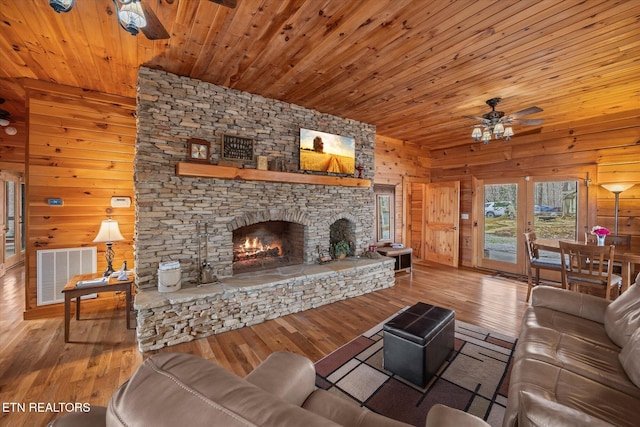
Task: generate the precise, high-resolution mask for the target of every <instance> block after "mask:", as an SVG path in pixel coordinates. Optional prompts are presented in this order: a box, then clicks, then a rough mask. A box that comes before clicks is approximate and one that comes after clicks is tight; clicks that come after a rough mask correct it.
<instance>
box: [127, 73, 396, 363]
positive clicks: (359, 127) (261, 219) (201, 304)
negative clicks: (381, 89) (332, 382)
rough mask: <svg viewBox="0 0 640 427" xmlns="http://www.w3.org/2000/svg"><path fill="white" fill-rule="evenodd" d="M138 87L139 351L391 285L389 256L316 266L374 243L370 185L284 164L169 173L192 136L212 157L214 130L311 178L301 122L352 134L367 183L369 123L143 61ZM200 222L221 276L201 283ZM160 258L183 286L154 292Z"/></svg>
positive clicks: (217, 153) (216, 140) (216, 158)
mask: <svg viewBox="0 0 640 427" xmlns="http://www.w3.org/2000/svg"><path fill="white" fill-rule="evenodd" d="M137 93H138V98H137V131H138V133H137V141H136V144H135V150H136V151H135V157H134V191H135V203H136V205H135V207H136V222H135V241H136V243H135V253H134V256H135V261H136V262H135V264H136V285H137V287H138V290H139V291H140V292H139V293H138V295H137V296H136V303H135V305H136V309H137V310H138V328H137V334H138V340H139V344H140V348H141V349H142V350H143V351H146V350H149V349H156V348H161V347H163V346H165V345H172V344H175V343H178V342H185V341H189V340H192V339H195V338H199V337H203V336H207V335H211V334H213V333H219V332H223V331H225V330H230V329H234V328H238V327H242V326H245V325H249V324H255V323H258V322H260V321H264V320H266V319H269V318H274V317H278V316H281V315H284V314H288V313H293V312H296V311H300V310H306V309H308V308H312V307H317V306H320V305H323V304H328V303H331V302H333V301H338V300H340V299H344V298H350V297H353V296H357V295H361V294H363V293H366V292H371V291H374V290H377V289H382V288H385V287H388V286H393V284H394V279H393V260H389V263H388V262H387V260H365V259H361V258H356V257H353V259H352V260H350V259H349V258H347V260H349V261H347V260H344V261H335V262H332V263H329V264H326V265H319V264H318V257H319V255H320V253H328V252H329V248H330V245H331V244H334V243H336V242H339V241H341V240H344V241H346V242H348V243H349V245H350V246H351V247H352V249H353V252H354V253H355V254H356V255H360V254H362V253H363V252H364V251H366V250H367V248H368V246H369V245H370V244H372V243H373V242H374V230H373V224H374V212H375V206H374V194H373V188H372V186H371V185H357V186H349V185H343V184H342V181H341V180H340V179H341V177H335V176H331V179H330V180H328V181H324V182H329V183H328V184H325V183H322V184H319V183H313V181H311V182H308V181H304V180H295V179H293V180H289V181H287V180H283V179H279V178H280V177H282V176H283V175H277V174H278V173H280V174H282V173H283V172H282V171H279V172H277V173H276V174H275V175H274V178H273V179H268V180H261V179H251V178H248V179H239V178H238V177H237V176H231V177H228V178H221V177H206V176H205V177H203V176H184V175H180V174H177V173H176V167H177V166H178V165H179V164H180V163H181V162H185V160H186V158H187V152H186V150H187V141H188V140H189V139H190V138H199V139H204V140H206V141H208V142H210V144H211V157H210V163H211V164H213V165H216V164H218V163H219V162H221V156H222V154H221V145H220V140H221V137H222V135H227V134H230V135H238V136H242V137H245V138H251V139H253V155H254V157H256V156H266V157H268V159H269V160H272V159H273V160H276V159H277V160H279V161H280V163H281V164H285V165H286V169H287V172H288V174H291V175H296V176H297V175H300V176H302V175H303V174H307V175H308V174H309V173H308V172H302V171H299V170H298V169H297V168H298V163H299V149H300V147H299V132H300V128H301V127H302V128H306V129H317V130H320V131H326V132H330V133H334V134H338V135H346V136H350V137H353V138H354V139H355V141H356V144H355V150H356V156H357V158H358V161H359V163H360V164H361V165H362V166H363V167H364V171H363V178H364V180H365V181H367V183H368V184H370V183H371V182H372V180H373V176H374V165H375V162H374V157H373V156H374V146H375V127H374V126H372V125H369V124H366V123H361V122H357V121H354V120H351V119H345V118H340V117H335V116H331V115H328V114H324V113H320V112H318V111H314V110H309V109H306V108H303V107H300V106H297V105H293V104H287V103H285V102H282V101H278V100H274V99H268V98H264V97H262V96H259V95H253V94H249V93H246V92H241V91H238V90H234V89H230V88H226V87H222V86H217V85H214V84H210V83H205V82H202V81H199V80H195V79H191V78H188V77H181V76H177V75H173V74H170V73H167V72H164V71H160V70H152V69H149V68H146V67H140V70H139V75H138V92H137ZM203 166H204V167H205V168H206V167H208V166H207V165H203ZM225 166H226V167H229V161H226V163H225ZM232 167H233V168H235V169H236V170H238V171H241V170H243V169H256V163H255V161H254V160H245V161H236V162H234V163H233V165H232ZM264 173H267V174H269V173H270V172H269V171H265V172H264ZM313 174H318V173H312V175H313ZM285 175H286V173H285ZM320 175H322V173H320ZM324 175H327V174H324ZM349 178H350V179H353V177H349ZM316 181H317V180H316ZM199 223H200V224H202V223H205V224H206V225H207V230H208V231H207V235H208V236H207V241H206V243H205V244H206V245H207V246H206V248H207V256H208V261H209V262H210V264H211V267H212V269H213V274H215V275H216V276H217V277H218V279H220V283H219V285H215V284H214V285H205V286H201V287H198V286H197V285H198V283H199V280H198V276H199V270H200V265H199V264H198V253H199V251H201V248H202V247H201V243H200V238H199V237H200V234H199V231H198V227H197V224H199ZM163 261H179V262H180V265H181V270H182V289H181V290H180V291H177V292H174V293H167V294H162V293H159V292H157V284H158V277H157V269H158V264H159V263H160V262H163Z"/></svg>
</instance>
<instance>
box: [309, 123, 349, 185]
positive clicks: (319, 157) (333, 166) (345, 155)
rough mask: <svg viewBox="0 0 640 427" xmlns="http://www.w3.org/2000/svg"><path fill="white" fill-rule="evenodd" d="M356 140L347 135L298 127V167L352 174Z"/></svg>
mask: <svg viewBox="0 0 640 427" xmlns="http://www.w3.org/2000/svg"><path fill="white" fill-rule="evenodd" d="M355 146H356V142H355V139H354V138H351V137H348V136H340V135H334V134H331V133H325V132H318V131H316V130H309V129H303V128H300V169H301V170H308V171H320V172H333V173H344V174H353V173H354V172H355V165H356V148H355Z"/></svg>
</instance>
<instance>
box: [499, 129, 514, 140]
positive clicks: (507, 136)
mask: <svg viewBox="0 0 640 427" xmlns="http://www.w3.org/2000/svg"><path fill="white" fill-rule="evenodd" d="M513 135H515V134H514V133H513V128H512V127H511V126H507V127H506V128H505V129H504V133H503V134H502V139H504V140H505V141H509V140H511V137H512V136H513Z"/></svg>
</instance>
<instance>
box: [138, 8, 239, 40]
mask: <svg viewBox="0 0 640 427" xmlns="http://www.w3.org/2000/svg"><path fill="white" fill-rule="evenodd" d="M164 1H165V2H167V4H173V2H174V1H175V0H164ZM209 1H210V2H213V3H217V4H219V5H221V6H226V7H230V8H232V9H233V8H235V7H236V3H237V0H209ZM148 3H149V2H146V1H144V2H143V1H140V5H141V6H142V10H143V12H144V17H145V18H146V20H147V25H145V26H144V27H141V28H140V30H141V31H142V33H143V34H144V35H145V36H146V37H147V38H148V39H149V40H163V39H168V38H170V37H171V36H170V35H169V33H168V32H167V30H166V29H165V28H164V25H162V22H160V20H159V19H158V17H157V16H156V14H155V13H154V12H153V10H151V7H150V6H149V4H148Z"/></svg>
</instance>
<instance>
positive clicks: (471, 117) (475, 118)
mask: <svg viewBox="0 0 640 427" xmlns="http://www.w3.org/2000/svg"><path fill="white" fill-rule="evenodd" d="M464 117H466V118H467V119H473V120H480V121H481V122H482V121H484V117H478V116H464Z"/></svg>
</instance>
